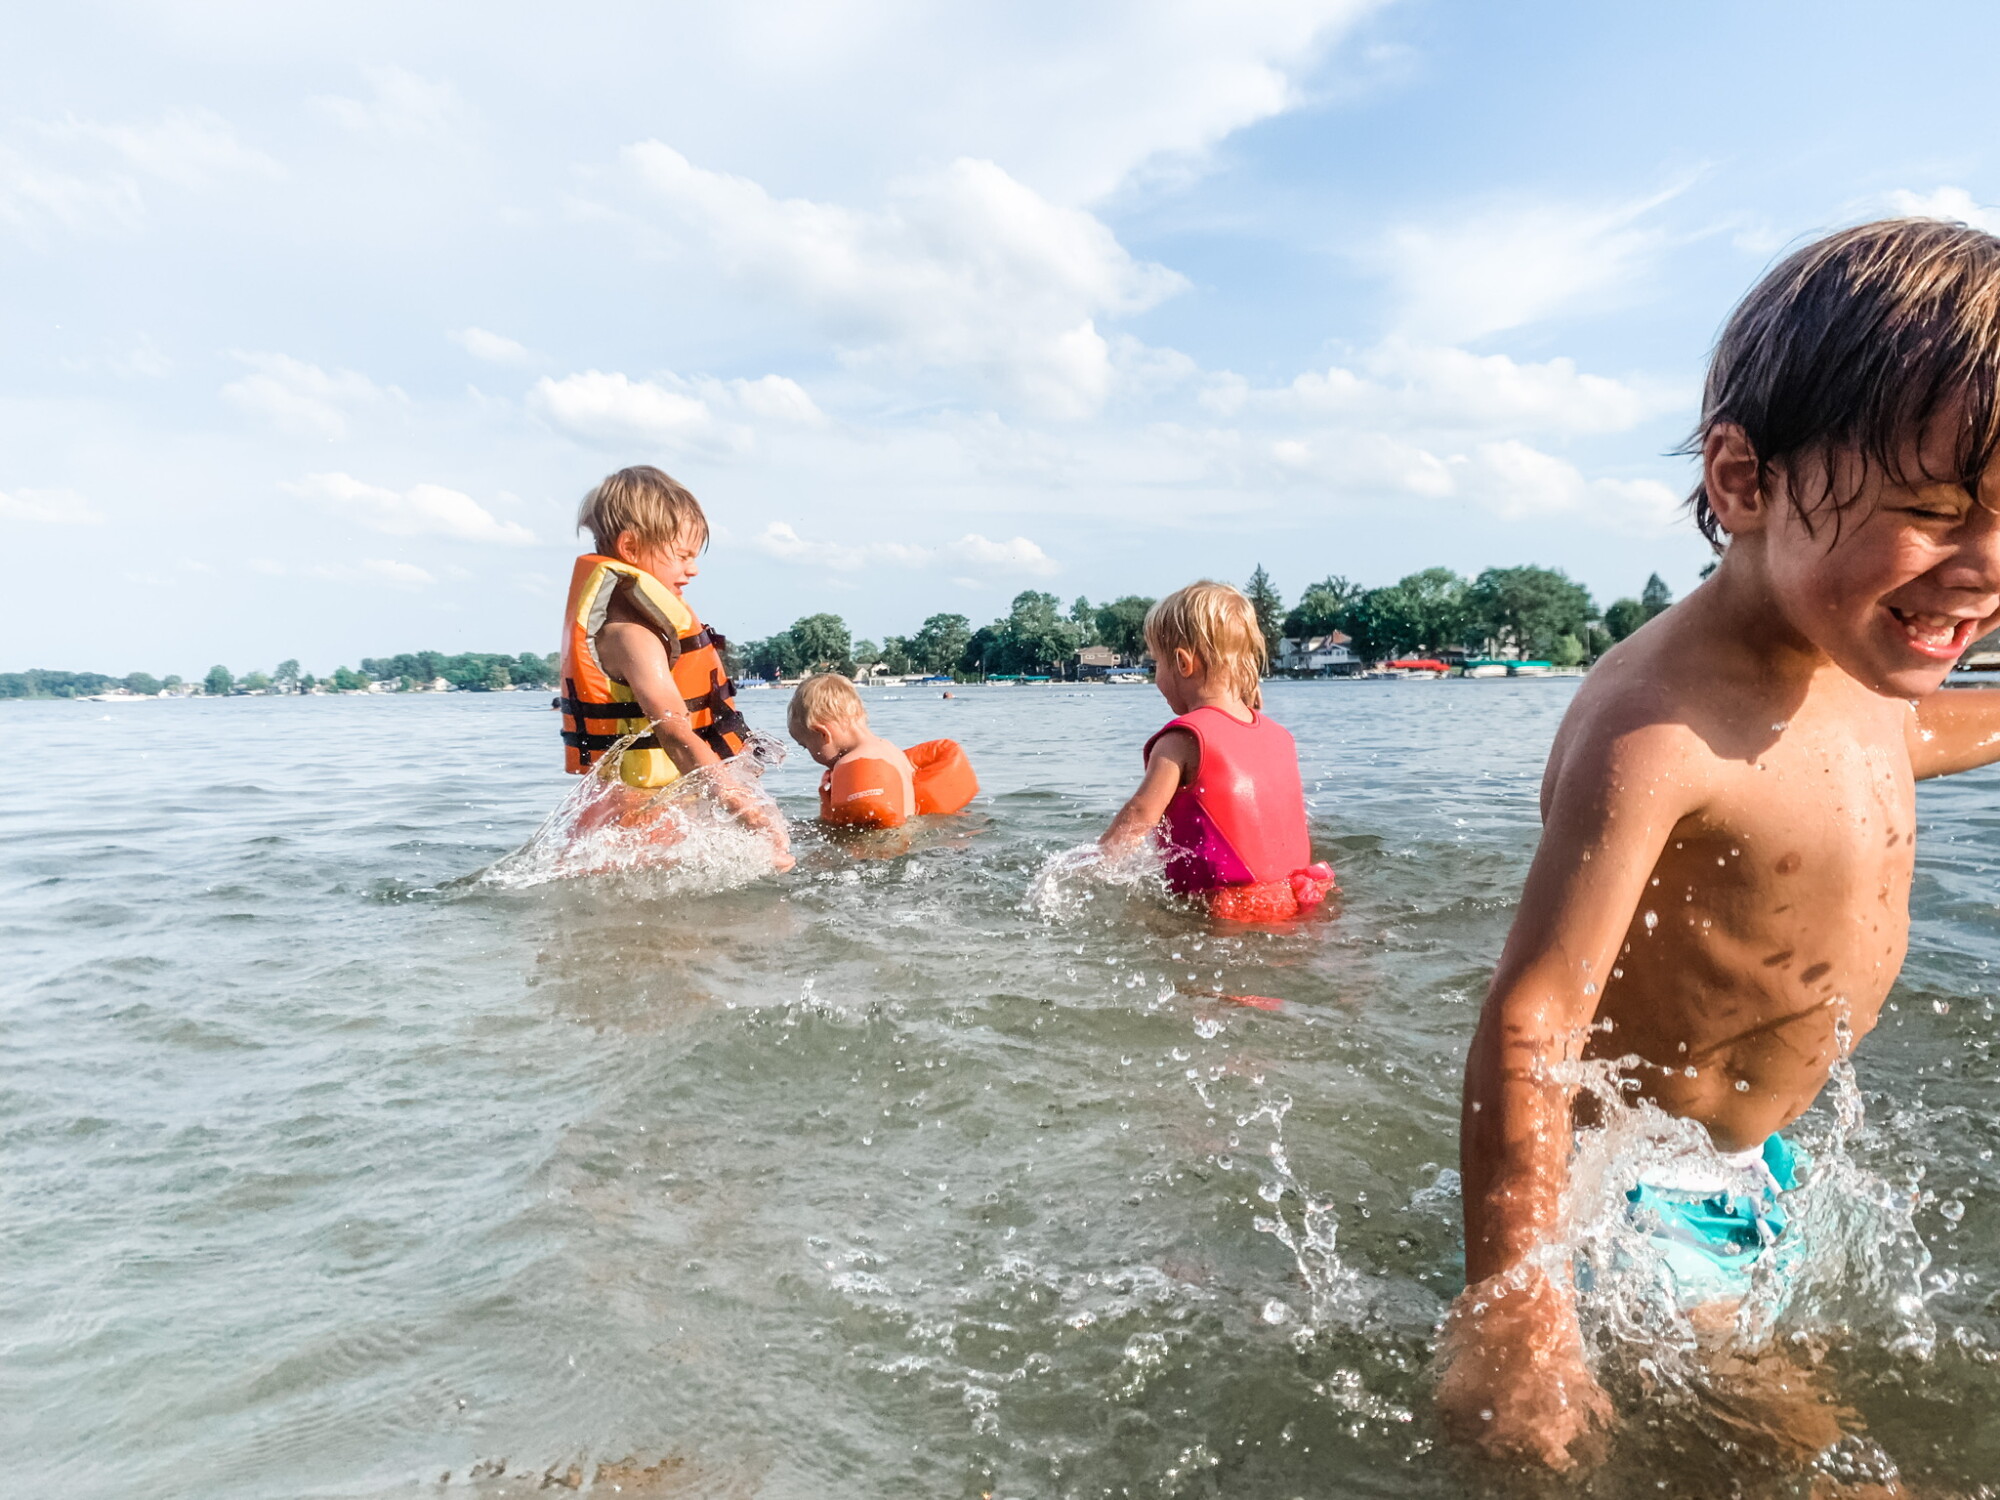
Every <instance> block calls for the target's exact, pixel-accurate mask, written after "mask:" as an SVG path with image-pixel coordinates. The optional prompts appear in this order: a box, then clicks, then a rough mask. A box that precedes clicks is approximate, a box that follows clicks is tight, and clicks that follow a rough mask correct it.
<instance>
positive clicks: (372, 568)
mask: <svg viewBox="0 0 2000 1500" xmlns="http://www.w3.org/2000/svg"><path fill="white" fill-rule="evenodd" d="M361 570H362V572H364V573H366V574H367V575H368V576H370V577H372V578H379V579H380V580H381V581H382V582H384V583H390V584H394V585H395V586H396V587H398V588H406V589H411V588H423V587H425V586H426V585H428V584H432V583H435V582H437V580H436V579H435V578H433V577H432V576H431V575H430V574H429V573H426V572H425V571H424V570H423V569H422V568H420V567H418V566H417V565H416V564H415V563H406V562H392V561H390V560H389V559H387V558H380V557H377V558H370V559H369V560H368V561H367V562H364V563H363V564H362V565H361Z"/></svg>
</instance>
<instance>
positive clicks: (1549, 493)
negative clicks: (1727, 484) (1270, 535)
mask: <svg viewBox="0 0 2000 1500" xmlns="http://www.w3.org/2000/svg"><path fill="white" fill-rule="evenodd" d="M1271 456H1272V458H1273V460H1274V462H1275V463H1276V464H1277V465H1278V467H1279V468H1280V469H1281V470H1284V471H1289V472H1290V473H1292V474H1294V475H1297V476H1300V477H1306V478H1311V479H1314V480H1317V481H1319V482H1321V483H1326V484H1330V485H1332V486H1333V487H1334V489H1335V490H1336V491H1337V492H1339V493H1340V494H1342V495H1344V496H1347V497H1350V498H1353V499H1357V500H1361V501H1363V502H1366V503H1370V504H1377V505H1379V504H1380V503H1381V502H1382V501H1383V500H1385V499H1386V498H1388V497H1390V496H1396V497H1402V498H1406V499H1408V500H1412V501H1422V502H1439V501H1456V502H1461V503H1466V504H1471V505H1474V506H1477V507H1478V508H1479V509H1481V510H1484V511H1486V512H1488V513H1489V514H1492V515H1495V516H1498V517H1499V518H1500V519H1502V520H1504V521H1533V520H1541V519H1546V518H1549V517H1556V516H1561V517H1568V518H1574V519H1575V520H1578V521H1583V522H1587V523H1589V524H1591V525H1594V526H1604V527H1609V528H1611V529H1614V530H1623V531H1640V532H1651V531H1657V530H1659V529H1661V528H1662V527H1664V526H1666V525H1669V524H1671V523H1673V521H1674V520H1675V518H1676V517H1677V516H1678V514H1679V507H1680V498H1681V497H1680V496H1678V495H1676V494H1675V493H1674V492H1673V491H1672V490H1671V489H1669V488H1668V487H1667V486H1666V485H1664V484H1662V483H1660V482H1659V481H1658V480H1653V479H1590V478H1587V477H1585V475H1584V474H1583V472H1582V471H1581V470H1579V469H1578V468H1577V467H1576V465H1575V464H1573V463H1571V462H1570V461H1569V460H1567V459H1564V458H1559V457H1557V456H1555V455H1554V454H1550V453H1545V452H1543V451H1541V450H1540V449H1538V448H1535V447H1533V446H1531V445H1530V444H1528V443H1525V442H1522V441H1521V440H1520V439H1518V438H1503V439H1499V440H1496V441H1492V442H1483V443H1475V444H1473V445H1471V446H1470V447H1469V448H1465V449H1462V450H1456V451H1452V450H1447V451H1444V452H1434V451H1432V450H1431V449H1429V448H1426V447H1424V446H1422V445H1420V444H1418V443H1415V442H1411V441H1409V440H1408V439H1407V438H1403V437H1399V436H1394V435H1391V434H1387V433H1359V434H1348V433H1338V434H1333V435H1331V436H1316V437H1310V438H1303V439H1302V438H1288V439H1283V440H1280V441H1279V442H1277V443H1274V444H1273V445H1272V448H1271Z"/></svg>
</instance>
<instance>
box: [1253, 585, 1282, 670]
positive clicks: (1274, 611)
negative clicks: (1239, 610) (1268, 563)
mask: <svg viewBox="0 0 2000 1500" xmlns="http://www.w3.org/2000/svg"><path fill="white" fill-rule="evenodd" d="M1243 596H1244V598H1246V599H1248V600H1249V601H1250V608H1251V611H1252V612H1253V613H1254V614H1255V615H1256V616H1257V628H1258V630H1260V631H1262V632H1263V635H1264V653H1265V655H1266V656H1268V657H1269V658H1270V659H1271V660H1272V661H1276V660H1277V659H1278V651H1279V649H1280V648H1281V647H1282V646H1283V645H1284V639H1285V601H1284V600H1283V599H1282V598H1281V597H1280V596H1279V594H1278V591H1277V589H1276V588H1274V587H1273V586H1272V584H1271V575H1270V574H1269V573H1266V572H1265V571H1264V565H1263V564H1262V563H1258V564H1257V568H1256V571H1255V572H1253V573H1252V574H1251V575H1250V581H1249V582H1248V583H1247V584H1245V585H1244V586H1243Z"/></svg>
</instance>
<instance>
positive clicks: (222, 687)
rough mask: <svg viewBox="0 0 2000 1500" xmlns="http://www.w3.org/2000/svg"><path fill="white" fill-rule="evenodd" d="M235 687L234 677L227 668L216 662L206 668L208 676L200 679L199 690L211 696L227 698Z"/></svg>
mask: <svg viewBox="0 0 2000 1500" xmlns="http://www.w3.org/2000/svg"><path fill="white" fill-rule="evenodd" d="M235 687H236V679H235V678H234V677H232V676H231V675H230V673H229V668H227V667H225V666H222V665H220V664H217V665H216V666H213V667H210V668H209V669H208V676H206V677H204V678H203V679H202V680H201V690H202V691H203V692H204V693H207V694H208V696H209V697H211V698H227V697H228V696H229V694H230V693H231V692H232V691H233V690H234V689H235Z"/></svg>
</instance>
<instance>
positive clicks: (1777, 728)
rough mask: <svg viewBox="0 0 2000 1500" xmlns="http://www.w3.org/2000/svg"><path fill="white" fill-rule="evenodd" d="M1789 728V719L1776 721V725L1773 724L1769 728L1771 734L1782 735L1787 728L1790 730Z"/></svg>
mask: <svg viewBox="0 0 2000 1500" xmlns="http://www.w3.org/2000/svg"><path fill="white" fill-rule="evenodd" d="M1790 727H1791V720H1789V719H1780V720H1778V722H1777V723H1775V724H1773V725H1772V726H1771V733H1773V734H1783V733H1784V732H1785V731H1786V730H1787V729H1788V728H1790Z"/></svg>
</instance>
